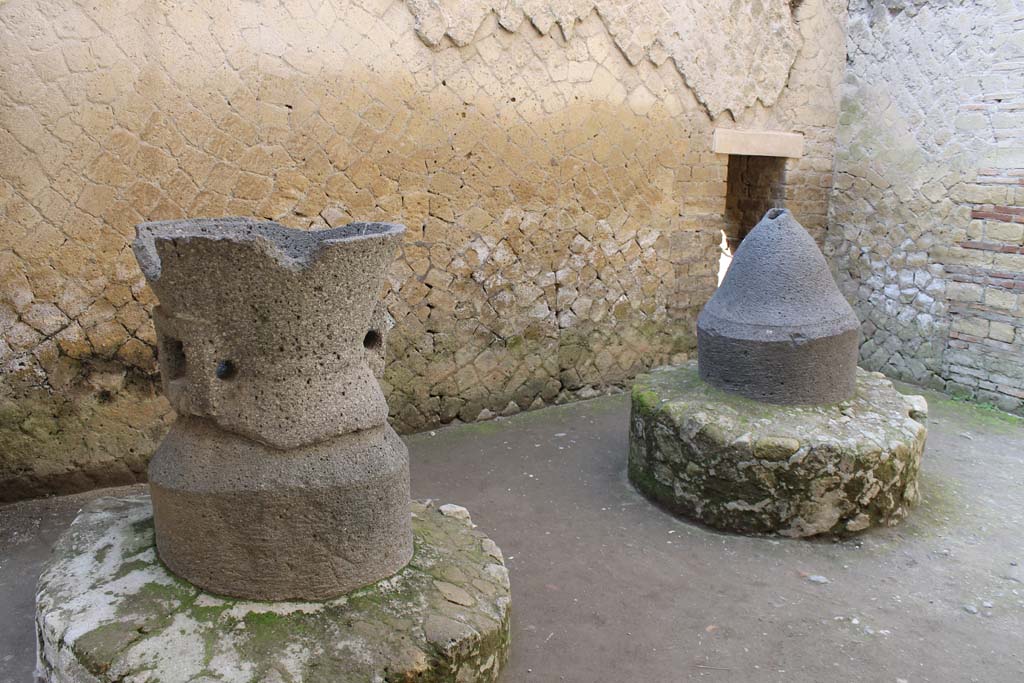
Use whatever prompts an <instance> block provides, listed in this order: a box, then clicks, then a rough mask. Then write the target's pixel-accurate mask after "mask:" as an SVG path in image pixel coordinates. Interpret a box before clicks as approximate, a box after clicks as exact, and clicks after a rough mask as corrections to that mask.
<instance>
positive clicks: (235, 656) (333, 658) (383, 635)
mask: <svg viewBox="0 0 1024 683" xmlns="http://www.w3.org/2000/svg"><path fill="white" fill-rule="evenodd" d="M405 510H406V514H408V511H409V508H405ZM411 511H412V523H413V530H414V535H415V540H416V553H415V555H414V557H413V559H412V561H411V562H410V563H409V564H408V566H406V567H405V568H404V569H402V570H401V571H400V572H398V573H397V574H395V575H394V576H392V577H390V578H388V579H385V580H382V581H379V582H377V583H375V584H373V585H370V586H367V587H365V588H362V589H359V590H357V591H354V592H351V593H348V594H347V595H345V596H342V597H340V598H337V599H334V600H330V601H327V602H276V603H268V602H249V601H245V600H236V599H232V598H226V597H222V596H216V595H212V594H210V593H207V592H204V591H202V590H201V589H198V588H196V587H195V586H193V585H192V584H190V583H187V582H185V581H183V580H181V579H179V578H178V577H176V576H175V575H174V574H172V573H171V572H170V571H168V570H167V568H166V567H165V566H164V565H163V564H161V563H160V562H159V560H157V557H156V553H155V548H154V540H153V526H152V521H153V520H152V510H151V508H150V504H149V499H148V497H146V496H132V497H124V498H102V499H99V500H97V501H94V502H93V503H91V504H90V505H88V506H87V507H86V508H85V509H84V510H83V511H82V512H81V513H80V514H79V516H78V518H77V519H76V520H75V522H74V523H73V524H72V526H71V529H70V530H69V531H68V532H67V533H65V535H64V536H63V537H62V538H61V540H60V541H59V542H58V544H57V547H56V550H55V553H54V555H53V557H52V559H51V560H50V561H49V563H48V564H47V565H46V567H45V568H44V570H43V573H42V576H41V578H40V582H39V591H38V601H37V614H36V628H37V634H38V636H37V637H38V639H39V641H38V652H39V669H38V673H39V675H40V677H41V678H42V680H44V681H76V682H78V683H98V682H112V681H143V680H145V681H155V680H159V681H161V682H162V683H185V682H186V681H190V682H196V681H213V680H218V681H220V680H231V681H239V682H245V683H249V682H252V683H255V682H256V681H259V682H273V683H283V682H285V681H313V680H323V681H341V680H344V681H413V680H415V681H418V682H423V683H431V682H435V681H445V682H448V681H494V680H495V679H496V678H497V677H498V674H499V672H500V671H501V670H502V668H503V666H504V664H505V661H506V659H507V656H508V644H509V604H510V603H509V583H508V572H507V571H506V569H505V565H504V560H503V558H502V554H501V550H499V549H498V547H497V546H496V545H495V544H494V542H493V541H491V540H490V539H489V538H487V536H485V535H484V534H483V533H482V532H480V531H477V530H475V529H474V528H473V525H472V522H471V521H470V519H469V515H468V514H466V513H465V510H464V508H460V507H458V506H442V507H441V508H435V507H434V506H432V505H431V504H429V503H427V504H424V503H415V502H414V503H413V504H412V507H411ZM254 512H255V511H254Z"/></svg>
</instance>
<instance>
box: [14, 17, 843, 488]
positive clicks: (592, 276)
mask: <svg viewBox="0 0 1024 683" xmlns="http://www.w3.org/2000/svg"><path fill="white" fill-rule="evenodd" d="M449 4H451V3H444V2H433V1H428V0H409V2H408V4H407V3H405V2H403V1H401V0H394V1H391V0H352V1H351V2H346V1H342V0H337V1H335V2H322V3H305V2H301V3H300V2H281V3H271V2H260V3H253V2H245V3H243V2H214V1H212V0H210V1H209V2H194V3H161V2H157V1H156V0H139V1H137V2H121V3H86V2H75V1H73V0H62V1H57V2H44V1H32V0H11V1H9V2H7V3H4V4H3V5H0V69H2V70H0V117H2V118H0V207H2V209H0V211H2V213H0V283H2V285H0V340H2V341H0V359H2V361H0V362H2V363H3V368H4V371H3V372H4V374H3V378H2V382H0V500H5V499H13V498H17V497H23V496H28V495H38V494H43V493H47V492H54V491H70V490H75V489H82V488H88V487H90V486H95V485H99V484H108V483H118V482H122V481H130V480H134V479H136V478H139V477H140V476H142V475H143V472H144V468H145V462H146V459H147V458H148V456H149V454H150V453H151V451H152V448H153V447H154V446H155V444H156V442H157V441H158V440H159V437H160V435H161V434H162V432H163V429H164V428H165V427H166V425H167V423H168V421H169V420H170V419H171V414H170V412H169V409H168V407H167V405H166V403H165V401H164V400H163V399H162V398H161V397H160V394H159V386H158V382H157V377H156V374H155V370H156V364H155V359H154V341H155V340H154V332H153V327H152V323H151V321H150V317H149V314H150V310H151V307H152V306H153V304H154V300H153V297H152V294H151V293H150V292H149V290H148V289H147V288H146V287H145V284H144V282H143V279H142V276H141V274H140V272H139V271H138V268H137V266H136V264H135V262H134V258H133V256H132V254H131V250H130V248H129V242H130V240H131V238H132V237H133V234H134V225H135V224H136V223H139V222H141V221H144V220H154V219H168V218H178V217H199V216H219V215H253V216H260V217H265V218H270V219H274V220H277V221H279V222H281V223H283V224H286V225H290V226H294V227H300V228H308V227H322V226H324V225H338V224H343V223H345V222H348V221H351V220H392V221H400V222H403V223H405V224H406V225H407V226H408V227H409V230H408V233H407V238H406V242H405V245H404V248H403V250H402V253H401V254H400V256H399V258H398V260H397V261H396V262H395V264H394V267H393V268H392V269H391V272H390V273H389V278H388V281H389V283H390V288H389V291H388V293H387V295H386V300H387V303H388V307H389V310H390V312H391V314H392V316H393V317H394V318H395V321H396V325H395V328H394V330H393V332H392V333H391V335H390V338H389V340H388V343H389V366H388V370H387V373H386V375H385V380H384V384H385V389H386V390H387V392H388V396H389V403H390V406H391V410H392V418H393V420H394V422H395V424H396V427H398V428H399V429H402V430H405V431H410V430H416V429H421V428H425V427H428V426H431V425H436V424H440V423H444V422H449V421H451V420H454V419H461V420H475V419H482V418H486V417H488V416H489V415H494V414H500V413H511V412H516V411H518V410H522V409H528V408H532V407H539V406H541V405H545V404H550V403H553V402H558V401H564V400H571V399H573V398H576V397H580V396H588V395H591V394H594V393H597V392H600V391H603V390H606V389H607V388H608V387H613V386H615V385H617V384H621V383H622V382H624V381H625V380H626V379H628V378H629V377H631V376H632V375H633V374H635V373H636V372H638V371H639V370H641V369H643V368H646V367H649V366H650V365H652V364H655V363H661V362H665V361H668V360H671V359H673V358H678V357H680V356H681V354H685V353H686V352H687V351H689V350H690V349H691V348H692V345H693V334H692V328H693V321H694V318H695V315H696V313H697V311H698V310H699V308H700V306H701V305H702V304H703V303H704V302H705V301H706V299H707V298H708V297H709V296H710V294H711V291H712V290H713V288H714V286H715V272H716V268H717V260H718V251H717V244H718V242H719V241H720V238H721V233H720V231H721V229H722V227H723V225H724V223H723V216H724V213H725V203H726V201H725V196H726V177H727V171H726V169H727V162H728V157H726V156H724V155H716V154H713V153H712V152H711V151H710V144H711V132H712V130H713V128H714V127H715V126H727V127H729V126H739V127H744V128H754V129H761V128H763V129H779V130H794V131H798V132H802V133H804V134H805V135H806V139H807V145H806V148H807V152H806V153H805V156H804V157H803V158H802V159H800V160H792V161H790V162H789V163H788V166H787V175H786V186H785V192H786V199H787V205H788V206H789V207H790V208H792V209H793V210H794V213H795V214H796V216H797V218H798V219H800V220H801V221H802V222H803V223H804V224H805V225H806V226H807V227H808V228H810V229H812V230H813V231H815V232H816V233H820V231H821V229H822V228H823V227H824V222H825V214H826V200H827V190H828V187H829V185H830V184H831V168H832V147H833V136H834V127H835V118H836V111H837V90H838V82H839V80H840V78H841V76H842V69H843V60H844V49H843V25H844V22H845V9H844V8H843V7H844V6H843V3H841V2H837V1H836V0H806V1H805V2H803V3H790V2H785V1H778V0H754V1H752V2H750V3H747V4H746V5H745V6H743V7H742V8H741V10H740V11H737V10H735V9H734V8H733V9H730V8H731V7H732V6H733V5H734V4H735V3H729V2H726V1H725V0H721V1H719V2H701V3H698V2H691V3H678V2H669V0H664V2H662V1H661V0H644V1H643V2H637V3H634V5H635V6H633V7H632V8H631V10H630V11H629V12H627V11H624V10H622V8H621V6H622V5H623V3H610V2H603V3H602V2H582V1H576V0H574V1H573V2H569V3H554V2H553V3H551V5H550V6H549V5H548V4H546V3H545V2H543V1H542V0H533V1H530V2H523V3H519V2H504V3H496V4H498V5H501V7H497V8H494V7H490V5H489V3H487V2H482V3H479V6H477V5H475V4H474V3H472V2H466V3H461V4H459V5H452V6H451V7H448V6H447V5H449ZM791 6H792V7H795V8H796V9H795V10H793V9H791ZM567 7H568V8H569V9H566V8H567ZM453 8H454V9H453ZM552 8H554V9H552ZM616 8H618V9H616ZM491 10H494V11H491ZM695 40H699V41H703V42H702V43H698V42H695ZM694 45H700V46H701V49H695V48H694V47H693V46H694ZM736 46H740V48H739V49H737V47H736Z"/></svg>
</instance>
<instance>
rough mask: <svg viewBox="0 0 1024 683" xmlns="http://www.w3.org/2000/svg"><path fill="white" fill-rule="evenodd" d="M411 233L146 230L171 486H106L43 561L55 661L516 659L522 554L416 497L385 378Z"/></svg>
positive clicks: (119, 674) (44, 612) (170, 226)
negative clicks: (391, 277) (514, 616)
mask: <svg viewBox="0 0 1024 683" xmlns="http://www.w3.org/2000/svg"><path fill="white" fill-rule="evenodd" d="M404 231H405V228H404V227H403V226H401V225H397V224H390V223H353V224H351V225H347V226H344V227H340V228H334V229H330V230H313V231H301V230H294V229H289V228H285V227H283V226H280V225H277V224H276V223H271V222H265V221H258V220H254V219H246V218H225V219H201V220H184V221H164V222H157V223H144V224H142V225H140V226H139V227H138V237H137V238H136V240H135V243H134V245H133V246H134V250H135V255H136V258H137V259H138V262H139V264H140V266H141V267H142V271H143V273H144V274H145V276H146V279H147V280H148V282H149V284H150V286H151V287H152V289H153V291H154V292H155V293H156V295H157V298H158V299H159V302H160V303H159V305H158V306H157V308H156V310H155V311H154V321H155V324H156V329H157V336H158V344H159V360H160V371H161V375H162V379H163V383H164V391H165V394H166V396H167V398H168V400H169V401H170V403H171V405H172V407H173V408H174V409H175V411H176V413H177V416H178V417H177V420H176V422H175V423H174V424H173V425H172V426H171V428H170V431H169V433H168V434H167V436H166V437H165V439H164V440H163V442H162V443H161V444H160V446H159V448H158V449H157V452H156V453H155V454H154V456H153V458H152V460H151V462H150V466H149V479H150V496H130V497H124V498H102V499H99V500H97V501H95V502H93V503H92V504H90V505H89V506H88V507H86V508H85V509H84V510H83V511H82V513H81V514H80V515H79V516H78V518H77V519H76V520H75V521H74V523H73V524H72V528H71V530H70V531H69V532H68V533H67V534H66V535H65V536H64V537H63V538H62V539H61V541H60V542H59V543H58V545H57V548H56V551H55V555H54V558H53V559H52V560H51V561H50V563H49V564H48V565H47V567H46V568H45V569H44V571H43V574H42V577H41V578H40V583H39V593H38V596H37V632H38V639H39V671H40V675H41V676H42V677H43V678H44V679H45V680H52V681H63V680H75V681H112V680H137V679H136V678H135V677H134V676H135V674H138V675H142V673H145V675H146V676H149V677H148V678H146V680H156V679H159V680H162V681H179V680H180V681H194V680H200V679H201V680H214V679H220V678H221V675H228V674H235V673H236V672H239V671H241V672H247V673H246V675H247V676H249V678H247V679H246V680H254V681H256V680H260V681H262V680H284V679H281V678H280V676H281V671H288V672H291V674H290V675H294V676H297V678H295V680H305V679H306V677H307V676H313V674H312V673H311V672H315V674H316V676H314V677H315V678H317V679H318V680H320V679H324V680H326V679H330V680H384V679H385V677H387V678H388V680H398V679H401V680H412V679H413V678H415V680H418V681H448V680H456V678H457V680H460V681H492V680H494V679H495V678H496V677H497V676H498V673H499V672H500V670H501V668H502V666H503V664H504V662H505V661H506V658H507V656H508V629H509V621H508V614H509V603H510V596H509V583H508V573H507V571H506V569H505V566H504V560H503V558H502V554H501V551H500V550H499V549H498V546H497V545H495V543H494V542H493V541H491V540H490V539H489V538H487V537H486V536H485V535H484V534H483V533H481V532H480V531H477V530H476V529H475V528H474V526H473V525H472V523H471V521H470V518H469V513H468V512H467V511H466V510H465V509H464V508H461V507H459V506H456V505H442V506H440V507H438V506H436V505H435V504H434V503H433V502H430V501H427V502H414V501H410V497H409V459H408V452H407V450H406V447H405V444H404V443H403V442H402V440H401V439H400V438H399V437H398V435H397V434H396V433H395V432H394V430H393V429H392V428H391V427H390V426H389V424H388V422H387V418H388V406H387V403H386V402H385V399H384V395H383V393H382V391H381V387H380V384H379V383H378V381H377V378H376V377H375V376H374V374H375V370H376V371H377V372H379V371H381V370H382V369H383V367H384V344H385V340H386V336H387V332H388V329H389V324H388V323H389V321H390V318H389V316H388V315H387V311H386V309H385V308H384V307H383V304H382V303H381V298H380V297H381V293H382V288H383V285H384V281H385V275H386V272H387V268H388V265H389V264H390V263H391V260H392V259H393V257H394V254H395V251H396V250H397V249H398V248H399V246H400V245H401V241H402V236H403V233H404ZM175 653H189V654H190V657H186V656H176V655H175ZM195 653H200V654H201V656H198V657H197V656H195ZM275 676H276V678H275ZM204 677H205V678H204ZM138 680H141V679H138ZM289 680H291V679H289ZM310 680H311V679H310Z"/></svg>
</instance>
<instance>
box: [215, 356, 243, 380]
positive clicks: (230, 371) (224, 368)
mask: <svg viewBox="0 0 1024 683" xmlns="http://www.w3.org/2000/svg"><path fill="white" fill-rule="evenodd" d="M214 374H215V375H216V376H217V379H231V378H232V377H234V376H235V375H237V374H238V368H236V367H235V364H234V363H233V362H231V361H229V360H222V361H218V363H217V369H216V370H215V371H214Z"/></svg>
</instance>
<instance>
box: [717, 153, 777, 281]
mask: <svg viewBox="0 0 1024 683" xmlns="http://www.w3.org/2000/svg"><path fill="white" fill-rule="evenodd" d="M725 192H726V193H725V229H724V230H722V243H721V252H722V253H721V256H720V258H719V262H718V282H719V284H721V282H722V280H723V279H724V278H725V273H726V271H728V269H729V264H730V263H732V257H733V255H734V254H735V253H736V250H737V249H738V248H739V246H740V243H741V242H742V241H743V238H744V237H746V236H747V233H749V232H750V231H751V230H753V229H754V226H755V225H757V222H758V221H760V220H761V218H762V217H763V216H764V214H765V212H766V211H768V209H773V208H782V207H783V205H784V204H785V201H786V157H768V156H749V155H745V154H730V155H729V171H728V175H727V179H726V191H725Z"/></svg>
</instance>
